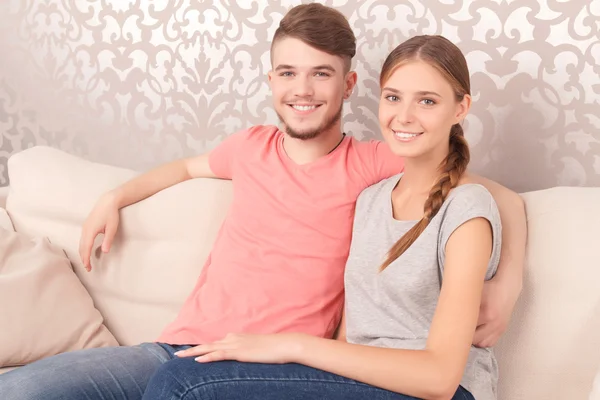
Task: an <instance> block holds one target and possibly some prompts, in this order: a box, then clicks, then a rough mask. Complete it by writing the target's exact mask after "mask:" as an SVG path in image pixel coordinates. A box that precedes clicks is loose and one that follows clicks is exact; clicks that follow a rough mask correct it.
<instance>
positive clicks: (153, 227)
mask: <svg viewBox="0 0 600 400" xmlns="http://www.w3.org/2000/svg"><path fill="white" fill-rule="evenodd" d="M8 170H9V176H10V182H11V184H10V191H9V195H8V199H7V204H6V209H7V211H8V213H9V215H10V218H11V220H12V223H13V225H14V227H15V229H16V230H17V231H18V232H22V233H26V234H30V235H33V236H45V237H48V238H49V239H50V241H51V242H52V243H55V244H57V245H58V246H60V247H62V248H63V249H64V250H65V252H66V254H67V256H68V257H69V259H70V260H71V262H72V265H73V268H74V271H75V273H76V274H77V275H78V276H79V278H80V279H81V281H82V282H83V284H84V285H85V287H86V288H87V290H88V291H89V293H90V295H91V297H92V299H93V300H94V302H95V305H96V308H97V309H98V310H100V312H101V313H102V315H103V316H104V318H105V324H106V326H107V327H108V328H109V330H110V331H111V332H112V333H113V334H114V336H115V337H116V338H117V340H118V341H119V343H121V344H124V345H130V344H137V343H140V342H143V341H152V340H156V338H157V337H158V335H159V334H160V332H161V331H162V329H163V328H164V327H165V326H166V325H167V324H168V323H169V322H170V321H172V320H173V319H174V318H175V316H176V314H177V312H178V310H179V308H180V307H181V305H182V304H183V301H184V300H185V298H186V297H187V295H188V294H189V292H190V291H191V290H192V288H193V286H194V284H195V282H196V280H197V277H198V275H199V273H200V271H201V269H202V266H203V264H204V262H205V260H206V259H207V257H208V254H209V251H210V248H211V246H212V243H213V241H214V239H215V237H216V235H217V232H218V230H219V228H220V225H221V222H222V220H223V219H224V217H225V214H226V212H227V210H228V208H229V202H230V198H231V184H230V182H226V181H219V180H211V179H195V180H191V181H187V182H184V183H182V184H179V185H176V186H174V187H172V188H170V189H167V190H164V191H162V192H160V193H158V194H156V195H155V196H152V197H150V198H148V199H147V200H145V201H142V202H139V203H137V204H134V205H132V206H130V207H126V208H125V209H123V210H122V212H121V225H120V229H119V232H118V234H117V237H116V238H115V242H114V243H113V247H112V249H111V251H110V252H109V253H108V254H102V253H101V252H100V251H99V246H100V243H101V240H102V236H99V237H98V239H97V241H96V243H95V246H94V249H96V251H94V256H93V259H92V263H93V266H94V268H93V269H92V271H91V272H89V273H88V272H86V271H85V269H84V268H83V265H82V263H81V260H80V257H79V250H78V249H79V237H80V234H81V226H82V224H83V222H84V220H85V218H86V216H87V215H88V213H89V212H90V210H91V209H92V208H93V206H94V204H95V203H96V201H97V199H98V197H99V196H100V195H101V194H103V193H105V192H107V191H108V190H110V189H113V188H114V187H116V186H118V185H119V184H121V183H123V182H125V181H126V180H128V179H130V178H132V177H134V176H135V174H136V173H135V172H134V171H130V170H126V169H121V168H116V167H112V166H107V165H101V164H96V163H93V162H90V161H86V160H83V159H81V158H78V157H75V156H72V155H69V154H67V153H64V152H62V151H60V150H56V149H53V148H49V147H33V148H31V149H28V150H25V151H23V152H20V153H18V154H15V155H14V156H12V157H11V158H10V160H9V167H8Z"/></svg>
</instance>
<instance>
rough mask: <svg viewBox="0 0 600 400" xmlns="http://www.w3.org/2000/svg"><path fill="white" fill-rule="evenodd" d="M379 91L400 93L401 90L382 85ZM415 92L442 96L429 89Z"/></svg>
mask: <svg viewBox="0 0 600 400" xmlns="http://www.w3.org/2000/svg"><path fill="white" fill-rule="evenodd" d="M381 91H382V92H383V91H386V92H391V93H394V94H402V92H401V91H399V90H398V89H394V88H391V87H387V86H386V87H384V88H383V89H382V90H381ZM416 94H418V95H419V96H437V97H442V96H440V95H439V94H438V93H436V92H432V91H430V90H421V91H419V92H417V93H416Z"/></svg>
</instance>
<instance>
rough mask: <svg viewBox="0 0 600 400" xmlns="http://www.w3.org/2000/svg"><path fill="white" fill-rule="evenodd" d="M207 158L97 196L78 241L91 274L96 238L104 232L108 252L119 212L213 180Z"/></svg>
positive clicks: (174, 164) (158, 170) (149, 174)
mask: <svg viewBox="0 0 600 400" xmlns="http://www.w3.org/2000/svg"><path fill="white" fill-rule="evenodd" d="M216 177H217V176H216V174H215V173H214V172H213V171H212V169H211V167H210V165H209V155H208V154H203V155H200V156H196V157H192V158H185V159H181V160H177V161H173V162H170V163H168V164H164V165H161V166H160V167H157V168H154V169H152V170H150V171H148V172H146V173H144V174H141V175H139V176H137V177H135V178H133V179H131V180H129V181H127V182H125V183H124V184H122V185H121V186H119V187H117V188H116V189H114V190H112V191H110V192H108V193H105V194H104V195H102V197H100V199H99V200H98V202H97V203H96V205H95V206H94V208H93V209H92V211H91V212H90V214H89V215H88V217H87V218H86V220H85V222H84V224H83V227H82V230H81V238H80V241H79V255H80V257H81V261H82V263H83V265H84V266H85V268H86V269H87V270H88V271H90V270H91V269H92V265H91V263H90V258H91V255H92V247H93V245H94V241H95V239H96V236H98V235H99V234H101V233H103V234H104V239H103V241H102V251H104V252H108V251H109V250H110V247H111V245H112V241H113V239H114V237H115V234H116V233H117V229H118V226H119V210H120V209H121V208H123V207H127V206H128V205H131V204H133V203H137V202H138V201H141V200H144V199H145V198H147V197H150V196H152V195H153V194H155V193H157V192H160V191H161V190H163V189H166V188H168V187H171V186H173V185H176V184H178V183H180V182H183V181H186V180H188V179H192V178H216Z"/></svg>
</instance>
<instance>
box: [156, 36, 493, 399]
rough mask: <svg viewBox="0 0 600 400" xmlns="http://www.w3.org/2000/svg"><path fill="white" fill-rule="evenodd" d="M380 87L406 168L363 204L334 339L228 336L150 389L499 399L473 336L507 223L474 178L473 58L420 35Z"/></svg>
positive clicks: (172, 393) (486, 352)
mask: <svg viewBox="0 0 600 400" xmlns="http://www.w3.org/2000/svg"><path fill="white" fill-rule="evenodd" d="M380 84H381V101H380V107H379V120H380V124H381V129H382V132H383V136H384V137H385V140H386V142H387V143H388V144H389V146H390V147H391V149H392V150H393V151H394V152H395V153H396V154H398V156H402V157H404V160H405V172H404V173H403V174H401V175H398V176H395V177H392V178H390V179H387V180H384V181H382V182H380V183H378V184H376V185H374V186H372V187H370V188H368V189H366V190H365V191H364V192H363V193H362V194H361V195H360V197H359V199H358V202H357V205H356V215H355V220H354V231H353V239H352V246H351V249H350V255H349V258H348V262H347V266H346V276H345V284H346V304H345V316H344V318H343V319H342V324H341V329H340V334H339V337H338V340H327V339H322V338H316V337H312V336H308V335H304V334H276V335H229V336H227V337H226V338H225V339H223V340H221V341H218V342H215V343H211V344H206V345H201V346H197V347H194V348H190V349H188V350H185V351H182V352H180V353H179V354H178V355H179V356H180V357H182V359H181V363H180V368H179V370H177V371H176V370H174V369H173V368H171V373H172V375H170V376H167V375H166V374H156V375H155V377H156V379H153V380H151V382H150V384H149V386H148V389H147V390H146V396H145V397H144V398H153V399H154V398H161V399H229V400H235V399H344V400H350V399H367V398H368V399H370V400H374V399H413V398H423V399H474V398H475V399H477V400H491V399H495V392H496V380H497V367H496V362H495V359H494V357H493V354H492V352H491V350H490V349H485V348H475V347H473V346H471V343H472V340H473V334H474V332H475V328H476V323H477V317H478V311H479V303H480V298H481V292H482V288H483V283H484V281H485V280H487V279H490V278H492V276H493V275H494V273H495V271H496V267H497V265H498V260H499V255H500V241H501V224H500V217H499V214H498V210H497V207H496V204H495V203H494V200H493V198H492V196H491V195H490V193H489V192H488V191H487V190H486V189H485V188H484V187H483V186H480V185H476V184H473V183H470V180H469V176H468V175H467V174H466V173H465V171H466V168H467V164H468V162H469V149H468V146H467V143H466V141H465V139H464V136H463V130H462V128H461V125H460V124H461V122H462V121H463V119H464V118H465V116H466V115H467V112H468V111H469V108H470V105H471V96H470V83H469V71H468V68H467V64H466V61H465V58H464V56H463V55H462V53H461V52H460V50H459V49H458V48H457V47H456V46H454V45H453V44H452V43H451V42H449V41H448V40H447V39H445V38H443V37H440V36H419V37H415V38H412V39H410V40H408V41H406V42H404V43H402V44H401V45H400V46H398V47H397V48H396V49H395V50H394V51H392V53H391V54H390V55H389V56H388V58H387V59H386V61H385V63H384V65H383V69H382V72H381V78H380ZM223 360H234V361H223ZM215 361H221V362H215ZM275 364H277V365H275ZM279 364H283V365H279Z"/></svg>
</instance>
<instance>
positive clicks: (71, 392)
mask: <svg viewBox="0 0 600 400" xmlns="http://www.w3.org/2000/svg"><path fill="white" fill-rule="evenodd" d="M172 357H173V355H172V350H171V348H170V346H164V345H159V344H157V343H144V344H141V345H138V346H121V347H103V348H95V349H86V350H79V351H73V352H68V353H63V354H59V355H56V356H52V357H48V358H45V359H43V360H40V361H37V362H34V363H31V364H29V365H26V366H23V367H21V368H18V369H16V370H13V371H9V372H7V373H5V374H2V375H0V393H2V399H3V400H13V399H19V400H29V399H31V400H34V399H35V400H37V399H44V400H45V399H48V400H52V399H85V398H91V399H93V398H97V399H103V398H114V397H115V395H116V396H117V397H119V395H127V397H124V398H128V399H129V398H131V399H135V398H141V397H142V394H143V391H144V389H145V386H146V384H147V382H148V380H149V379H150V377H151V376H152V375H153V374H154V372H156V370H157V369H158V367H160V365H161V364H163V363H165V362H167V361H168V360H169V359H171V358H172Z"/></svg>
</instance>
